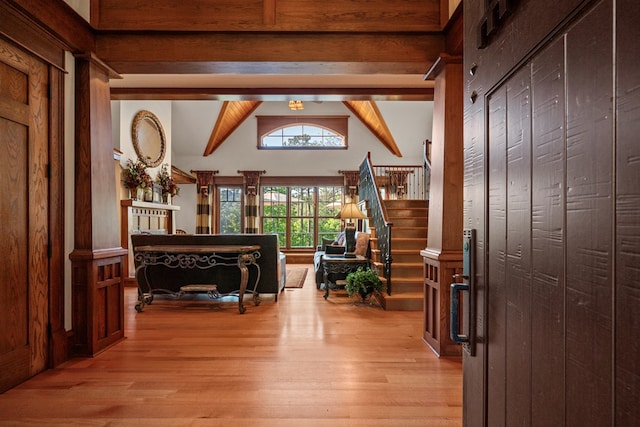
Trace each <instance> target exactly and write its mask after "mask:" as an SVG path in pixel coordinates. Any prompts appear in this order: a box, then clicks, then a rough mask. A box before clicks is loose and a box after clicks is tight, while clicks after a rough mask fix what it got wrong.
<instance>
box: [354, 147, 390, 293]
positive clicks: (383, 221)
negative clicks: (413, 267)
mask: <svg viewBox="0 0 640 427" xmlns="http://www.w3.org/2000/svg"><path fill="white" fill-rule="evenodd" d="M370 156H371V153H367V156H366V157H365V159H364V160H363V162H362V164H361V165H360V183H359V186H358V192H359V198H360V200H366V201H367V216H368V217H369V219H370V221H371V224H372V225H373V227H375V230H376V239H377V243H378V249H379V250H380V259H381V260H382V263H383V270H384V272H383V274H384V277H385V278H386V280H387V295H391V263H392V261H393V260H392V259H391V229H392V226H393V223H391V222H390V221H389V219H388V218H389V217H388V215H387V210H386V207H385V206H384V203H382V197H380V190H379V188H378V185H377V183H376V175H375V172H374V169H373V167H372V166H371V158H370Z"/></svg>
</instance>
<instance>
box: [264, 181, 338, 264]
mask: <svg viewBox="0 0 640 427" xmlns="http://www.w3.org/2000/svg"><path fill="white" fill-rule="evenodd" d="M282 188H286V194H287V202H286V210H285V214H284V216H282V215H278V216H276V215H272V216H266V215H265V204H264V200H263V198H262V197H260V227H261V229H262V232H265V227H264V225H265V222H266V221H273V219H275V220H276V221H278V220H284V222H285V231H284V238H282V237H279V241H280V248H281V249H285V250H287V251H300V252H307V251H309V250H315V248H316V247H317V246H318V245H319V244H320V242H321V241H322V237H324V236H325V235H327V233H328V232H324V233H323V235H320V231H319V228H320V222H321V221H325V220H327V219H329V220H331V219H336V221H337V227H336V230H334V231H333V232H332V233H335V235H337V234H338V233H339V232H340V231H341V230H342V221H341V220H340V219H337V218H335V214H337V213H338V212H340V208H339V207H336V208H335V212H332V213H331V214H329V215H320V206H319V204H320V202H321V200H320V189H321V188H331V189H332V190H331V191H332V192H333V194H335V193H337V192H339V194H340V199H339V200H337V201H339V202H340V205H342V203H344V197H345V194H344V187H343V186H342V185H337V184H299V183H298V184H293V183H290V184H268V185H263V186H261V189H260V194H261V196H262V194H264V193H265V191H269V190H270V191H273V190H274V189H282ZM292 188H297V189H311V194H312V198H313V215H293V209H292V203H294V202H292V201H291V199H292V196H291V189H292ZM305 220H306V221H311V222H312V226H313V236H312V242H311V246H304V247H298V246H297V247H292V246H291V242H292V234H293V230H292V224H293V222H294V221H305ZM268 232H272V231H271V230H270V231H268ZM278 234H280V233H278Z"/></svg>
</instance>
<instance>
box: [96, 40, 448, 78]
mask: <svg viewBox="0 0 640 427" xmlns="http://www.w3.org/2000/svg"><path fill="white" fill-rule="evenodd" d="M443 49H444V36H443V35H441V34H439V33H436V34H431V33H429V34H413V33H392V34H384V35H380V34H376V33H373V32H367V33H353V34H351V33H346V34H345V33H326V34H325V33H323V34H318V33H311V32H301V33H282V34H275V33H247V32H238V33H223V32H219V33H218V32H210V33H184V32H181V33H167V32H160V33H154V34H148V33H136V32H126V33H101V34H98V35H97V36H96V50H97V55H98V56H99V57H100V58H101V59H103V60H104V61H105V62H106V63H108V64H109V65H110V66H111V67H113V68H114V69H115V70H116V71H117V72H118V73H123V74H125V73H149V74H154V73H223V72H231V73H235V74H246V73H249V74H253V73H270V74H291V73H312V74H323V73H329V74H331V73H336V72H349V73H355V74H359V73H370V72H378V73H382V74H384V73H386V74H392V73H399V74H423V73H424V72H425V71H426V70H428V69H429V67H430V66H431V64H432V62H433V59H434V58H435V57H437V56H438V55H439V54H440V53H441V52H442V51H443Z"/></svg>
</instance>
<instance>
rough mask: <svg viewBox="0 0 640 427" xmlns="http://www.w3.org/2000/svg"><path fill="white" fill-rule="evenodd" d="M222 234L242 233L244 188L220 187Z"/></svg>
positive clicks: (220, 224) (220, 225) (220, 231)
mask: <svg viewBox="0 0 640 427" xmlns="http://www.w3.org/2000/svg"><path fill="white" fill-rule="evenodd" d="M218 200H219V203H220V210H219V211H218V212H220V215H219V217H218V222H219V224H218V225H219V228H218V230H219V233H220V234H236V233H242V188H241V187H218Z"/></svg>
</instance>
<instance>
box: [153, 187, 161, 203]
mask: <svg viewBox="0 0 640 427" xmlns="http://www.w3.org/2000/svg"><path fill="white" fill-rule="evenodd" d="M152 201H153V203H162V187H160V184H158V183H157V182H154V183H153V199H152Z"/></svg>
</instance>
